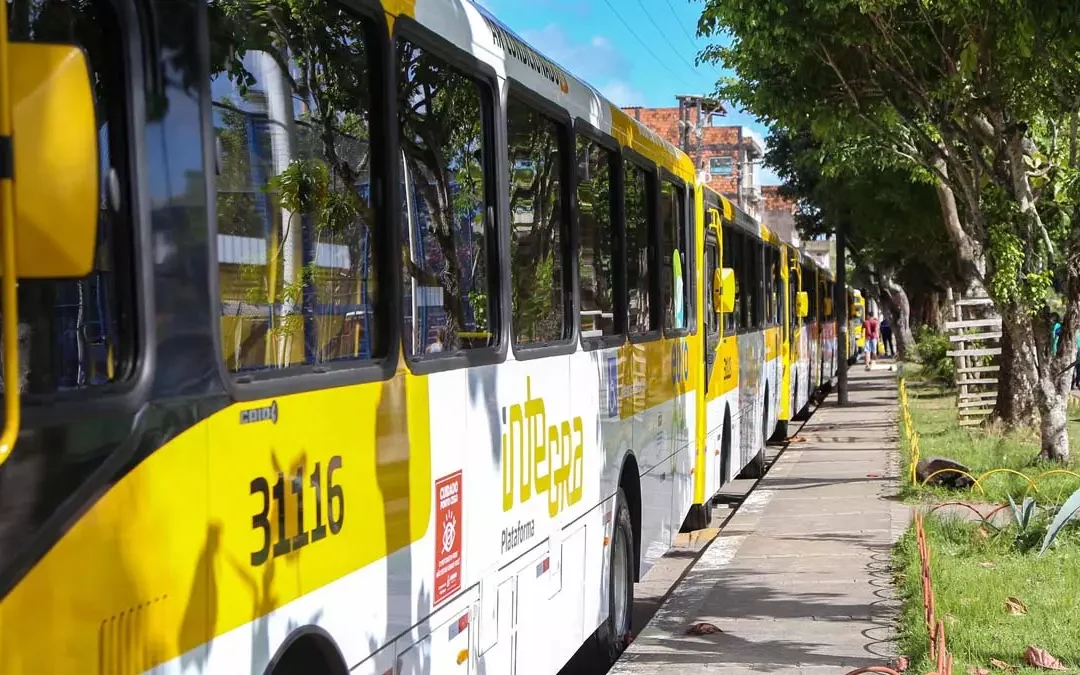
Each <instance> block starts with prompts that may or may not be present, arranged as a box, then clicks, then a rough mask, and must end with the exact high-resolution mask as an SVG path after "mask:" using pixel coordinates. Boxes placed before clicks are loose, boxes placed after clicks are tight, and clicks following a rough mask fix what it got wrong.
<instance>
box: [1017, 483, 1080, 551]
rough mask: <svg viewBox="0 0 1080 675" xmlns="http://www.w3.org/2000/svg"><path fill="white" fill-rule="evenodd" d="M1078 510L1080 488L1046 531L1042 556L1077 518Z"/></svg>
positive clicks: (1067, 501)
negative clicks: (1067, 524)
mask: <svg viewBox="0 0 1080 675" xmlns="http://www.w3.org/2000/svg"><path fill="white" fill-rule="evenodd" d="M1010 501H1011V500H1010ZM1078 510H1080V488H1077V490H1076V492H1074V493H1072V494H1071V495H1069V498H1068V499H1066V500H1065V503H1064V504H1063V505H1062V506H1061V509H1060V510H1059V511H1058V512H1057V515H1055V516H1054V520H1053V522H1051V523H1050V527H1049V528H1048V529H1047V530H1046V537H1045V538H1044V539H1043V543H1042V548H1041V549H1039V555H1040V556H1042V554H1043V553H1046V549H1048V548H1050V544H1052V543H1054V539H1056V538H1057V536H1058V534H1059V533H1060V532H1061V528H1063V527H1065V523H1067V522H1069V519H1070V518H1072V517H1073V516H1075V515H1076V512H1077V511H1078Z"/></svg>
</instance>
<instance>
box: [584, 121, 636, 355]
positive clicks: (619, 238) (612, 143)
mask: <svg viewBox="0 0 1080 675" xmlns="http://www.w3.org/2000/svg"><path fill="white" fill-rule="evenodd" d="M578 136H581V137H582V138H584V139H585V140H587V141H589V142H591V143H596V144H597V145H599V146H600V147H601V148H603V149H604V150H607V151H608V152H609V153H610V154H609V156H608V157H609V160H610V161H609V163H608V181H609V185H608V201H609V204H608V207H609V208H610V209H611V227H612V228H613V233H612V234H613V238H614V244H615V246H614V249H615V250H614V251H613V252H612V254H613V262H614V270H613V271H614V277H615V287H614V288H613V289H612V291H611V292H612V300H613V301H614V302H613V304H614V308H613V309H614V310H615V321H614V323H615V329H616V331H617V332H616V333H615V334H614V335H601V336H598V337H582V335H581V275H580V270H579V269H578V266H577V251H578V246H579V245H580V242H581V228H580V224H579V222H578V215H579V214H578V207H577V202H578V200H577V188H578V184H577V139H578ZM571 144H572V146H573V148H574V153H573V166H574V173H573V178H572V181H571V183H572V198H571V200H570V201H571V204H570V209H571V213H572V214H573V216H572V220H571V221H570V222H571V229H572V230H573V233H574V234H573V240H574V244H575V245H574V255H573V256H571V257H572V258H573V263H574V270H575V273H574V306H575V308H576V310H575V312H574V323H575V325H576V326H577V328H576V332H577V334H578V336H579V337H578V339H579V342H580V343H581V349H582V351H586V352H591V351H595V350H597V349H609V348H612V347H619V346H622V345H624V344H626V342H627V340H628V337H629V334H630V331H629V326H628V318H627V317H628V314H629V313H628V311H627V305H626V300H627V295H628V290H627V288H626V221H625V219H624V218H623V200H622V191H623V148H622V146H621V145H619V142H618V141H617V140H615V138H614V137H613V136H611V135H610V134H607V133H605V132H603V131H601V130H600V129H599V128H597V127H595V126H593V125H592V124H591V123H590V122H589V121H587V120H585V119H582V118H581V117H576V118H574V128H573V135H572V138H571Z"/></svg>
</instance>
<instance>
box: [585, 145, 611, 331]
mask: <svg viewBox="0 0 1080 675" xmlns="http://www.w3.org/2000/svg"><path fill="white" fill-rule="evenodd" d="M576 155H577V190H576V191H575V198H576V199H577V219H578V229H579V233H580V237H581V243H580V246H579V248H578V269H579V270H580V274H579V276H580V282H579V283H580V286H581V337H582V339H589V338H596V337H610V336H612V335H618V333H619V328H618V324H617V323H616V321H615V260H616V253H615V244H616V241H617V240H616V238H615V225H614V223H613V222H612V218H611V214H612V212H613V209H612V207H611V205H612V197H613V195H612V193H611V167H612V165H613V163H614V162H615V155H614V153H612V152H610V151H609V150H607V149H605V148H604V147H603V146H601V145H600V144H599V143H596V142H595V141H590V140H589V139H587V138H584V137H582V136H579V137H578V139H577V153H576Z"/></svg>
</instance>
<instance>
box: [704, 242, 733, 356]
mask: <svg viewBox="0 0 1080 675" xmlns="http://www.w3.org/2000/svg"><path fill="white" fill-rule="evenodd" d="M719 257H720V256H719V254H718V252H717V250H716V242H715V241H714V240H712V239H709V240H708V243H706V245H705V308H704V312H705V332H706V334H707V335H709V336H710V337H711V336H714V335H717V334H718V333H719V332H720V314H718V313H716V312H714V311H713V304H712V297H713V272H714V271H715V270H717V269H719V268H720V260H719ZM725 316H729V315H725Z"/></svg>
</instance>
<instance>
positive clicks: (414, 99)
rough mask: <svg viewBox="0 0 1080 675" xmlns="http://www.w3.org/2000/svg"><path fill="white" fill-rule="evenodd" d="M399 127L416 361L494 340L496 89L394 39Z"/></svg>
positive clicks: (409, 338) (409, 337) (410, 331)
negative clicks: (491, 164) (490, 167)
mask: <svg viewBox="0 0 1080 675" xmlns="http://www.w3.org/2000/svg"><path fill="white" fill-rule="evenodd" d="M396 51H397V55H398V63H397V69H398V106H397V108H398V125H399V128H398V131H399V135H400V139H401V146H402V149H403V154H404V157H405V174H406V176H407V181H406V186H405V187H406V199H407V200H408V205H409V213H410V217H408V218H403V219H402V228H403V230H404V231H403V232H402V239H401V241H402V247H403V251H402V254H403V259H404V260H405V261H406V262H405V266H404V280H405V284H406V301H407V302H406V310H405V312H406V325H405V334H406V335H405V336H406V341H405V352H406V354H407V355H408V356H410V357H413V358H416V357H423V356H426V355H432V354H436V355H437V354H439V353H454V352H459V351H461V350H465V349H470V348H477V347H488V346H492V345H494V344H495V340H496V336H495V330H496V327H497V326H498V320H497V317H496V316H495V313H496V311H497V308H498V301H497V297H498V296H497V293H496V288H495V284H494V281H495V278H494V277H495V274H494V273H492V274H489V271H488V270H489V267H491V263H490V261H491V260H492V258H493V256H494V254H495V252H496V242H495V238H494V237H493V236H491V235H490V230H491V228H492V227H493V226H494V223H489V222H487V216H486V212H487V211H488V207H489V206H491V195H489V194H488V190H487V189H486V186H487V181H486V178H485V177H486V175H488V172H487V163H486V156H487V154H488V153H490V152H491V149H490V148H489V147H486V140H485V139H486V133H485V129H484V121H483V120H484V117H485V115H484V113H483V110H484V109H485V108H488V109H490V92H488V91H487V89H486V88H483V86H482V85H481V84H480V82H478V81H477V80H475V79H473V78H472V77H470V76H468V75H466V74H464V73H462V72H461V71H459V70H458V69H456V68H454V67H453V66H450V65H448V64H447V63H446V62H444V61H443V60H442V59H441V58H439V57H438V56H435V55H434V54H433V53H431V52H428V51H427V50H425V49H424V48H422V47H419V46H418V45H416V44H414V43H413V42H410V41H409V40H406V39H398V42H397V50H396Z"/></svg>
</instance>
